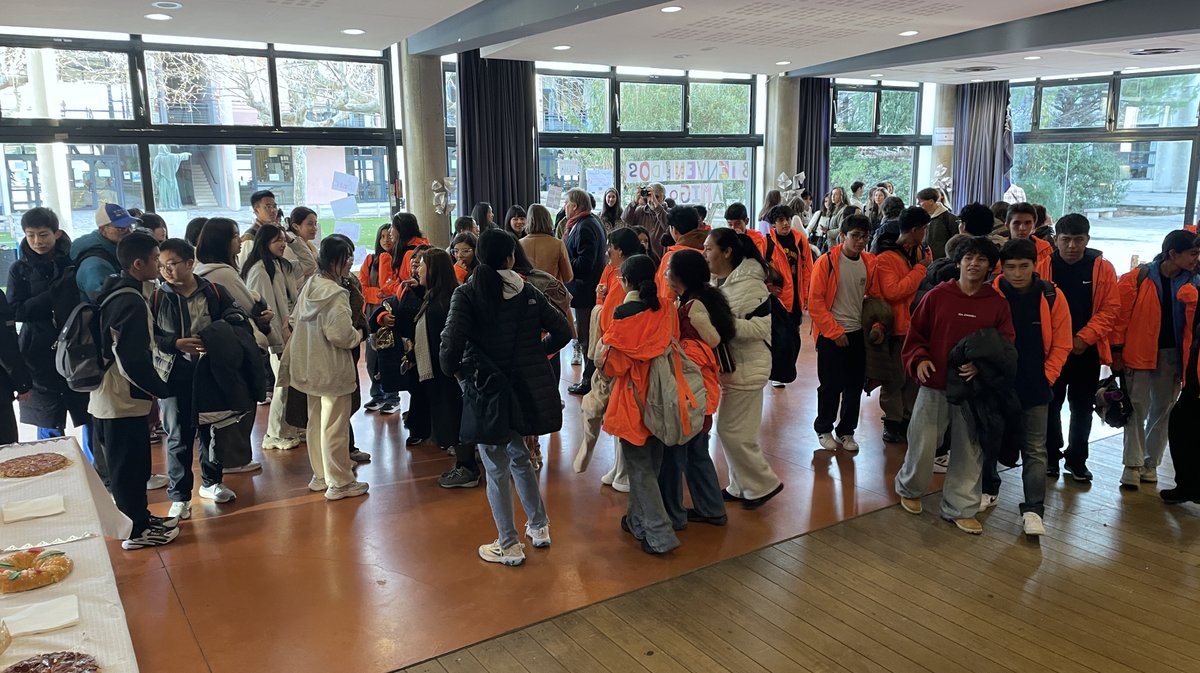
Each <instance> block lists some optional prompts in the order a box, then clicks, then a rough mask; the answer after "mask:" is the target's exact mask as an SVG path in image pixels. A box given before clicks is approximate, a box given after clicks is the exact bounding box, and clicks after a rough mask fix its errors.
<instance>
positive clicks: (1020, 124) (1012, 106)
mask: <svg viewBox="0 0 1200 673" xmlns="http://www.w3.org/2000/svg"><path fill="white" fill-rule="evenodd" d="M1008 111H1009V114H1011V115H1012V127H1013V131H1017V132H1025V131H1029V130H1030V129H1031V128H1033V87H1032V86H1014V87H1012V88H1010V89H1009V90H1008Z"/></svg>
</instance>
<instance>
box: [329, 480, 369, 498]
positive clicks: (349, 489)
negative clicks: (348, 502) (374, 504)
mask: <svg viewBox="0 0 1200 673" xmlns="http://www.w3.org/2000/svg"><path fill="white" fill-rule="evenodd" d="M368 488H369V485H368V484H367V482H365V481H352V482H350V483H349V484H346V485H345V486H330V487H329V488H327V489H325V499H326V500H341V499H342V498H356V497H358V496H360V495H366V493H367V489H368Z"/></svg>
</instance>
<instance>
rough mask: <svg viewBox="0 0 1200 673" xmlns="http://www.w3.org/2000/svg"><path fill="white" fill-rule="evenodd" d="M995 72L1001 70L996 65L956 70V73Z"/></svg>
mask: <svg viewBox="0 0 1200 673" xmlns="http://www.w3.org/2000/svg"><path fill="white" fill-rule="evenodd" d="M993 70H999V68H997V67H996V66H994V65H972V66H968V67H966V68H955V69H954V72H991V71H993Z"/></svg>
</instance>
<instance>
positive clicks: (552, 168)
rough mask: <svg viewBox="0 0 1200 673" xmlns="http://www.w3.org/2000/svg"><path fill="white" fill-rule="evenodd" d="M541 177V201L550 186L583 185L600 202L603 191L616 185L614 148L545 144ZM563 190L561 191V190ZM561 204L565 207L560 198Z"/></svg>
mask: <svg viewBox="0 0 1200 673" xmlns="http://www.w3.org/2000/svg"><path fill="white" fill-rule="evenodd" d="M538 180H539V181H540V185H539V187H540V191H541V200H542V203H545V204H547V207H549V206H553V205H554V203H551V202H550V200H548V199H547V193H548V192H549V190H550V188H551V187H558V188H559V189H560V190H561V192H566V191H567V190H568V189H574V188H575V187H580V188H582V189H586V190H587V191H588V193H590V194H591V195H592V196H594V197H596V203H597V204H599V203H600V202H601V201H602V200H603V198H604V192H605V191H606V190H607V189H609V188H610V187H612V186H613V150H612V149H611V148H582V147H564V148H557V147H542V148H539V149H538ZM561 192H560V193H561ZM558 207H562V200H561V199H559V202H558Z"/></svg>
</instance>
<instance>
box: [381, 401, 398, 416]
mask: <svg viewBox="0 0 1200 673" xmlns="http://www.w3.org/2000/svg"><path fill="white" fill-rule="evenodd" d="M397 411H400V400H388V401H387V402H384V403H383V406H382V407H379V413H381V414H394V413H396V412H397Z"/></svg>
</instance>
